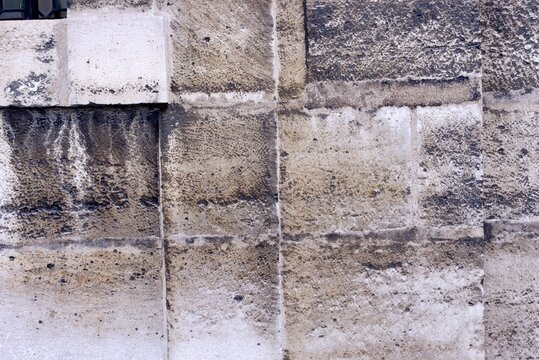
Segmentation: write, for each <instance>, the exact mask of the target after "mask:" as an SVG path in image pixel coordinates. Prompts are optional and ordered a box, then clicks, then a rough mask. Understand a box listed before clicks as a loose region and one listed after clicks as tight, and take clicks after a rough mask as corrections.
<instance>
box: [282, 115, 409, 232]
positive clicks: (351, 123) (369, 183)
mask: <svg viewBox="0 0 539 360" xmlns="http://www.w3.org/2000/svg"><path fill="white" fill-rule="evenodd" d="M410 119H411V110H410V109H408V108H405V107H401V108H395V107H386V108H381V109H379V110H378V111H376V112H372V113H371V112H365V111H360V110H354V109H352V108H342V109H337V110H316V111H309V112H281V113H279V136H280V156H281V166H280V167H281V180H280V181H281V184H280V194H279V195H280V201H281V216H282V228H283V232H284V233H288V234H301V233H310V232H315V233H320V232H322V233H326V232H333V231H361V230H365V229H370V228H395V227H402V226H405V225H407V224H409V223H410V221H411V218H410V216H411V197H410V183H411V180H410V178H411V164H410V160H411V130H410Z"/></svg>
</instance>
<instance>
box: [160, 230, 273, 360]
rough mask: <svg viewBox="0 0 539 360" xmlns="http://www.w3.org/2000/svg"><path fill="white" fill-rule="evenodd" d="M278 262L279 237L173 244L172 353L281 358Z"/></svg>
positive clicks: (188, 356)
mask: <svg viewBox="0 0 539 360" xmlns="http://www.w3.org/2000/svg"><path fill="white" fill-rule="evenodd" d="M278 262H279V250H278V246H277V244H276V241H275V239H270V240H262V241H258V242H257V243H256V244H255V243H253V242H252V241H249V242H246V241H241V240H237V239H236V240H235V239H228V238H206V239H204V238H200V239H188V240H187V241H184V242H181V243H175V244H169V246H168V250H167V289H168V290H167V303H168V304H169V312H168V322H169V356H170V358H171V359H183V360H191V359H192V360H195V359H197V360H198V359H217V358H218V359H223V360H227V359H230V360H232V359H234V360H251V359H260V360H279V359H281V349H280V345H279V342H278V331H279V330H278V318H279V314H280V311H279V305H278V301H279V290H278V285H279V279H278V268H277V266H278Z"/></svg>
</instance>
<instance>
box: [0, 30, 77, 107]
mask: <svg viewBox="0 0 539 360" xmlns="http://www.w3.org/2000/svg"><path fill="white" fill-rule="evenodd" d="M0 33H1V34H2V36H1V37H0V54H2V55H1V60H0V106H54V105H66V104H67V100H68V91H67V70H66V68H67V53H66V49H67V44H66V22H65V20H56V21H32V22H30V21H1V22H0Z"/></svg>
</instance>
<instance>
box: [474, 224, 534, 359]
mask: <svg viewBox="0 0 539 360" xmlns="http://www.w3.org/2000/svg"><path fill="white" fill-rule="evenodd" d="M538 257H539V226H538V225H537V224H535V226H519V225H515V224H513V225H509V226H507V227H506V228H505V229H503V228H502V229H499V230H495V231H494V233H493V234H492V238H491V241H490V242H489V243H487V246H486V249H485V282H484V286H485V331H486V354H487V359H536V358H537V355H538V354H539V330H538V329H539V328H538V325H537V324H538V321H539V320H538V319H539V303H538V300H537V299H538V298H539V276H538V274H539V263H538V262H537V258H538Z"/></svg>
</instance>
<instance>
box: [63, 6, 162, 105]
mask: <svg viewBox="0 0 539 360" xmlns="http://www.w3.org/2000/svg"><path fill="white" fill-rule="evenodd" d="M68 49H69V83H70V104H71V105H81V104H142V103H166V102H167V101H168V89H167V87H168V78H167V59H166V56H167V54H166V36H165V26H164V20H163V18H162V17H160V16H155V15H151V14H136V13H135V14H131V13H127V14H116V13H112V14H107V13H100V14H99V15H93V16H83V17H80V18H75V19H70V20H69V22H68Z"/></svg>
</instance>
